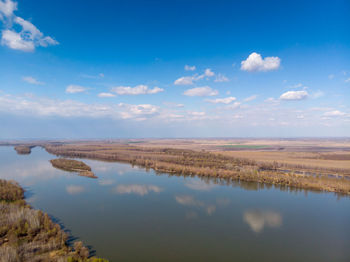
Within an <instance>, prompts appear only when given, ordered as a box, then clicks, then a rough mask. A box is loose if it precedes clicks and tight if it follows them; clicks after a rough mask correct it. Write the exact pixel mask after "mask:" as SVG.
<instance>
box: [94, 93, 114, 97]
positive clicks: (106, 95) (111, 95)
mask: <svg viewBox="0 0 350 262" xmlns="http://www.w3.org/2000/svg"><path fill="white" fill-rule="evenodd" d="M97 96H98V97H115V95H114V94H112V93H99V94H98V95H97Z"/></svg>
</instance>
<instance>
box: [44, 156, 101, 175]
mask: <svg viewBox="0 0 350 262" xmlns="http://www.w3.org/2000/svg"><path fill="white" fill-rule="evenodd" d="M50 162H51V164H52V166H53V167H55V168H58V169H62V170H65V171H69V172H78V174H79V175H80V176H85V177H90V178H97V176H95V174H94V173H93V172H92V171H91V167H89V166H88V165H87V164H85V163H84V162H82V161H78V160H72V159H66V158H57V159H52V160H50Z"/></svg>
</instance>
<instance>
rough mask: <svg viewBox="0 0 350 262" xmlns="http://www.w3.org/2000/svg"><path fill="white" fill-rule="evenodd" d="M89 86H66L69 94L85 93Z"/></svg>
mask: <svg viewBox="0 0 350 262" xmlns="http://www.w3.org/2000/svg"><path fill="white" fill-rule="evenodd" d="M87 89H88V88H86V87H83V86H79V85H69V86H67V88H66V93H67V94H76V93H83V92H85V91H86V90H87Z"/></svg>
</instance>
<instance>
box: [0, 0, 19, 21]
mask: <svg viewBox="0 0 350 262" xmlns="http://www.w3.org/2000/svg"><path fill="white" fill-rule="evenodd" d="M16 10H17V3H16V2H13V1H11V0H5V1H2V0H0V19H1V17H2V16H1V15H4V16H5V17H10V16H12V15H13V12H14V11H16Z"/></svg>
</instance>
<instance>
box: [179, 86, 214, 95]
mask: <svg viewBox="0 0 350 262" xmlns="http://www.w3.org/2000/svg"><path fill="white" fill-rule="evenodd" d="M217 94H219V92H218V90H214V89H212V88H211V87H209V86H203V87H195V88H191V89H187V90H186V91H185V92H184V95H185V96H216V95H217Z"/></svg>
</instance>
